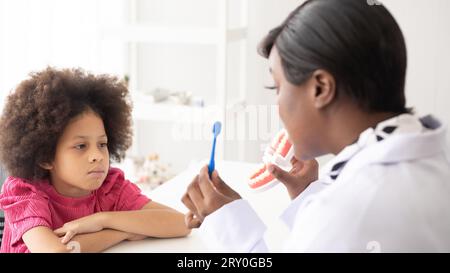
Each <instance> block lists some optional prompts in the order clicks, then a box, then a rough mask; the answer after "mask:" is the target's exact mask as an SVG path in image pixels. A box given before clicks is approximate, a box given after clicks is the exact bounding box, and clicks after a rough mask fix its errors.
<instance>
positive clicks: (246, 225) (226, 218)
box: [200, 199, 268, 252]
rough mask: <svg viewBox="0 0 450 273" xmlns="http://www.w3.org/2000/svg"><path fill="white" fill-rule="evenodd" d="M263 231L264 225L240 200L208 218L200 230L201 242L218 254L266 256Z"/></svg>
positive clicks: (266, 250) (248, 206)
mask: <svg viewBox="0 0 450 273" xmlns="http://www.w3.org/2000/svg"><path fill="white" fill-rule="evenodd" d="M265 231H266V226H265V225H264V223H263V222H262V221H261V219H260V218H259V216H258V215H257V214H256V212H255V211H254V210H253V209H252V207H251V206H250V204H249V203H248V202H247V201H246V200H243V199H239V200H236V201H233V202H231V203H229V204H226V205H225V206H223V207H221V208H220V209H218V210H217V211H215V212H214V213H212V214H210V215H208V216H207V217H206V218H205V220H204V221H203V223H202V225H201V226H200V234H201V236H202V240H203V241H204V243H205V244H206V245H207V246H208V248H210V249H211V250H212V251H217V252H268V248H267V246H266V243H265V242H264V238H263V237H264V233H265Z"/></svg>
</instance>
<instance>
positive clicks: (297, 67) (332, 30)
mask: <svg viewBox="0 0 450 273" xmlns="http://www.w3.org/2000/svg"><path fill="white" fill-rule="evenodd" d="M259 52H260V54H261V55H262V56H264V57H266V58H268V59H269V65H270V71H271V73H272V76H273V80H274V86H273V89H275V90H276V91H277V96H278V105H279V115H280V118H281V120H282V121H283V123H284V125H285V128H286V130H287V132H288V133H289V137H290V141H291V142H292V143H293V144H294V148H295V158H294V160H293V161H292V163H293V168H292V170H291V171H290V172H289V173H288V172H284V171H283V170H281V169H279V168H278V167H276V166H274V165H272V166H270V168H269V169H270V170H271V172H272V173H273V175H274V176H275V177H277V178H278V180H280V181H281V182H282V183H283V184H284V185H285V186H286V188H287V192H288V194H289V196H290V198H291V199H292V202H291V204H290V206H289V207H288V208H287V209H286V211H285V212H284V213H283V215H282V219H283V220H284V222H285V223H286V224H287V225H288V226H289V228H290V235H289V236H290V238H289V240H287V242H286V244H285V247H286V251H295V252H297V251H300V252H367V251H368V249H371V248H372V247H375V248H376V249H377V250H379V251H381V252H449V251H450V163H449V156H448V153H447V151H446V138H445V134H446V129H445V127H444V126H443V125H442V124H441V123H440V121H439V120H438V119H437V118H435V117H433V116H431V115H428V116H425V117H418V116H416V115H414V114H413V112H412V109H409V108H406V107H405V94H404V86H405V73H406V64H407V58H406V46H405V41H404V38H403V35H402V32H401V30H400V28H399V26H398V25H397V23H396V21H395V19H394V18H393V17H392V15H391V14H390V13H389V12H388V10H387V9H386V8H385V7H384V6H383V5H368V4H367V1H366V0H310V1H306V2H305V3H303V4H302V5H301V6H299V7H298V8H297V9H296V10H294V11H293V12H292V13H291V14H290V15H289V17H288V18H287V19H286V20H285V21H284V22H283V23H282V24H281V25H280V26H279V27H276V28H275V29H273V30H272V31H270V32H269V34H268V35H267V37H265V39H264V40H263V41H262V42H261V44H260V48H259ZM423 91H424V92H426V90H423ZM329 153H332V154H335V155H336V156H335V157H334V159H333V160H331V162H329V163H328V164H327V165H326V166H324V168H322V169H321V172H320V176H319V174H318V164H317V162H316V161H315V160H314V158H315V157H318V156H321V155H325V154H329ZM182 202H183V203H184V204H185V205H186V206H187V207H188V208H189V210H190V212H189V213H188V214H187V215H186V223H187V225H188V226H189V227H191V228H196V227H200V230H201V232H202V234H203V236H204V239H205V242H207V243H208V244H209V245H210V247H211V248H212V249H214V250H216V251H217V250H221V251H238V252H264V251H267V250H268V249H267V247H266V244H265V242H264V239H263V235H264V232H265V226H264V224H263V222H262V221H261V220H260V219H259V217H258V215H257V214H256V213H255V212H254V211H253V210H252V208H251V207H250V205H249V204H248V202H247V201H245V200H243V199H242V198H241V197H240V196H239V194H238V193H236V192H235V191H234V190H233V189H231V188H230V187H229V186H228V185H227V184H226V183H225V182H224V181H222V179H221V178H220V177H219V175H218V173H217V172H216V171H215V172H214V173H213V175H212V177H211V178H209V176H208V169H207V167H204V168H203V169H202V170H201V171H200V173H199V175H197V176H196V177H195V178H194V180H193V181H192V183H191V184H190V185H189V187H188V189H187V192H186V194H185V195H184V196H183V197H182Z"/></svg>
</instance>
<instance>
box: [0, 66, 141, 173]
mask: <svg viewBox="0 0 450 273" xmlns="http://www.w3.org/2000/svg"><path fill="white" fill-rule="evenodd" d="M90 109H91V110H93V111H94V112H95V113H97V114H98V115H99V116H100V117H101V118H102V120H103V123H104V126H105V130H106V135H107V136H108V150H109V154H110V156H111V158H112V159H114V160H117V161H120V160H121V159H122V158H123V157H124V156H125V151H126V150H127V149H128V148H129V147H130V145H131V141H132V130H131V123H132V122H131V109H132V106H131V101H130V100H129V94H128V89H127V87H126V86H125V84H124V83H123V82H122V81H120V80H119V79H118V78H117V77H113V76H108V75H92V74H89V73H86V72H84V71H83V70H81V69H63V70H57V69H54V68H51V67H48V68H47V69H45V70H43V71H40V72H37V73H32V74H30V78H29V79H26V80H24V81H23V82H21V83H20V84H19V86H18V87H17V88H16V90H15V92H13V93H12V94H10V95H9V96H8V98H7V102H6V105H5V107H4V109H3V114H2V117H1V120H0V160H1V162H2V164H3V165H4V166H5V168H6V169H7V171H8V174H9V175H11V176H16V177H21V178H24V179H28V180H33V179H43V178H47V177H48V175H49V174H48V171H46V170H45V169H43V168H41V167H40V164H42V163H50V162H52V161H53V160H54V156H55V151H56V144H57V142H58V139H59V138H60V136H61V135H62V133H63V131H64V129H65V127H66V126H67V124H68V123H69V122H70V121H71V120H72V119H73V118H74V117H76V116H78V115H80V114H82V113H83V112H85V111H87V110H90Z"/></svg>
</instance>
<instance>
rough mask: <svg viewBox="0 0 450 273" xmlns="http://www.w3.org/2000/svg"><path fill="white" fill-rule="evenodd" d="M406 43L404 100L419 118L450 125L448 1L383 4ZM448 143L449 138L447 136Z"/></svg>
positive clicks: (404, 0) (408, 0)
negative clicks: (429, 117) (428, 117)
mask: <svg viewBox="0 0 450 273" xmlns="http://www.w3.org/2000/svg"><path fill="white" fill-rule="evenodd" d="M383 3H384V4H385V5H386V7H387V8H388V9H389V10H390V11H391V13H392V14H393V15H394V17H395V18H396V19H397V22H398V23H399V25H400V27H401V29H402V31H403V34H404V36H405V39H406V45H407V50H408V71H407V81H406V97H407V104H408V106H413V107H414V108H415V109H416V112H417V113H418V114H419V115H426V114H430V113H431V114H434V115H436V116H438V117H440V118H441V119H442V120H443V121H445V122H446V123H447V124H448V123H450V77H449V74H450V67H449V65H450V51H449V49H450V16H449V14H450V1H448V0H429V1H420V0H384V1H383ZM447 139H448V140H449V141H450V134H449V135H448V136H447Z"/></svg>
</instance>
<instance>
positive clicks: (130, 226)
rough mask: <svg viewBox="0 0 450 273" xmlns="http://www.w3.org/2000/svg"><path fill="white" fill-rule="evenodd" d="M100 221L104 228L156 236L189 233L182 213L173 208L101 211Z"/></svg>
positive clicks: (168, 236) (162, 236)
mask: <svg viewBox="0 0 450 273" xmlns="http://www.w3.org/2000/svg"><path fill="white" fill-rule="evenodd" d="M102 223H103V227H104V228H110V229H115V230H120V231H124V232H127V233H134V234H142V235H146V236H149V237H157V238H170V237H181V236H186V235H188V234H189V233H190V229H188V228H187V227H186V224H185V223H184V215H183V214H181V213H179V212H177V211H176V210H173V209H142V210H135V211H111V212H102Z"/></svg>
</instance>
